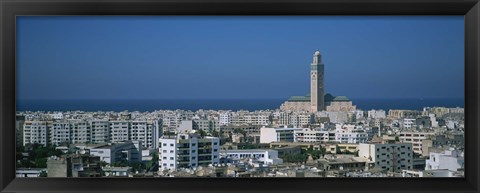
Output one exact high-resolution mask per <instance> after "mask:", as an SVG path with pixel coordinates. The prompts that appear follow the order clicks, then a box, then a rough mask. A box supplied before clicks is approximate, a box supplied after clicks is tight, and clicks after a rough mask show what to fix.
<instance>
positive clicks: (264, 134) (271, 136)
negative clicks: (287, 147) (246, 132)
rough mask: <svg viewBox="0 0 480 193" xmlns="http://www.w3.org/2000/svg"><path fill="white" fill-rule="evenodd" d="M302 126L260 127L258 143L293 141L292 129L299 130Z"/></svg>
mask: <svg viewBox="0 0 480 193" xmlns="http://www.w3.org/2000/svg"><path fill="white" fill-rule="evenodd" d="M300 130H302V128H268V127H262V128H261V129H260V143H271V142H294V141H295V134H294V131H300Z"/></svg>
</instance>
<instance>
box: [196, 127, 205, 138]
mask: <svg viewBox="0 0 480 193" xmlns="http://www.w3.org/2000/svg"><path fill="white" fill-rule="evenodd" d="M197 131H198V134H200V136H201V137H205V136H207V133H206V132H205V131H204V130H201V129H199V130H197Z"/></svg>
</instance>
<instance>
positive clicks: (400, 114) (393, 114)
mask: <svg viewBox="0 0 480 193" xmlns="http://www.w3.org/2000/svg"><path fill="white" fill-rule="evenodd" d="M420 115H422V112H420V111H415V110H394V109H392V110H389V111H388V117H390V118H396V119H399V118H405V117H417V116H420Z"/></svg>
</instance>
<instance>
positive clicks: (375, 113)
mask: <svg viewBox="0 0 480 193" xmlns="http://www.w3.org/2000/svg"><path fill="white" fill-rule="evenodd" d="M386 117H387V116H386V113H385V111H384V110H369V111H368V118H371V119H384V118H386Z"/></svg>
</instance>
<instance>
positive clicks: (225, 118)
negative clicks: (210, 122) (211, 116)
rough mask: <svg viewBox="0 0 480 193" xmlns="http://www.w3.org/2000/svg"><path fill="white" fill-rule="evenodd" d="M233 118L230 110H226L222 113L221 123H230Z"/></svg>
mask: <svg viewBox="0 0 480 193" xmlns="http://www.w3.org/2000/svg"><path fill="white" fill-rule="evenodd" d="M231 119H232V114H231V113H230V112H224V113H221V114H220V125H229V124H230V121H231Z"/></svg>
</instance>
